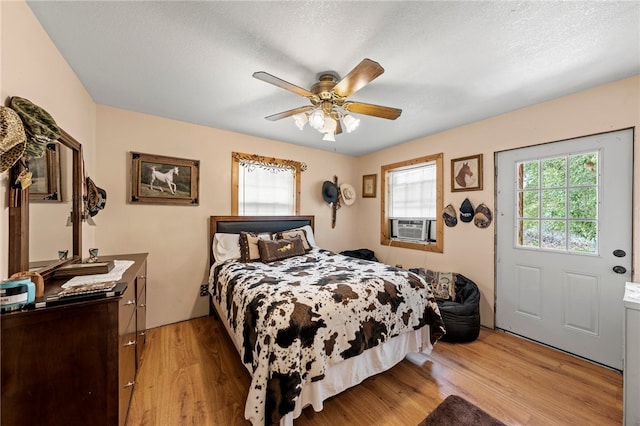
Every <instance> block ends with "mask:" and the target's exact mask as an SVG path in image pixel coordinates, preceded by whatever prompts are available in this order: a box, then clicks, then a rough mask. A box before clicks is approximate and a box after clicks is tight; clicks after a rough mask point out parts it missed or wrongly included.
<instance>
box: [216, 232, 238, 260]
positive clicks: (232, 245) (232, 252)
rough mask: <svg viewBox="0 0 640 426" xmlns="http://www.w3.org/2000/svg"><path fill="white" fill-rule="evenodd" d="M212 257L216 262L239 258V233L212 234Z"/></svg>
mask: <svg viewBox="0 0 640 426" xmlns="http://www.w3.org/2000/svg"><path fill="white" fill-rule="evenodd" d="M211 249H212V250H213V258H214V259H215V260H216V262H224V261H226V260H229V259H240V257H241V255H240V235H239V234H225V233H222V232H216V233H215V235H214V236H213V244H212V247H211Z"/></svg>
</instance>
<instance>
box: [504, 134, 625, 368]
mask: <svg viewBox="0 0 640 426" xmlns="http://www.w3.org/2000/svg"><path fill="white" fill-rule="evenodd" d="M632 169H633V130H632V129H628V130H621V131H616V132H610V133H604V134H599V135H593V136H588V137H582V138H578V139H572V140H568V141H561V142H555V143H549V144H544V145H538V146H532V147H528V148H522V149H517V150H512V151H505V152H500V153H498V155H497V179H496V185H497V212H496V213H497V214H496V232H497V237H496V241H497V243H496V274H497V276H496V326H497V327H498V328H501V329H504V330H507V331H510V332H513V333H515V334H519V335H522V336H524V337H527V338H530V339H532V340H535V341H538V342H541V343H544V344H547V345H550V346H553V347H555V348H558V349H561V350H564V351H567V352H570V353H572V354H575V355H579V356H581V357H584V358H587V359H590V360H592V361H595V362H598V363H601V364H604V365H607V366H610V367H612V368H615V369H618V370H622V349H623V347H622V345H623V343H622V336H623V335H622V333H623V328H622V327H623V326H622V318H623V303H622V298H623V295H624V285H625V282H626V281H631V222H632V202H631V201H632V200H631V196H632V176H633V175H632Z"/></svg>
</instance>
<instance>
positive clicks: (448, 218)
mask: <svg viewBox="0 0 640 426" xmlns="http://www.w3.org/2000/svg"><path fill="white" fill-rule="evenodd" d="M442 218H443V219H444V224H445V225H447V226H448V227H449V228H453V227H454V226H456V225H457V224H458V217H457V214H456V209H455V208H454V207H453V206H452V205H451V204H449V205H448V206H447V207H445V208H444V210H443V212H442Z"/></svg>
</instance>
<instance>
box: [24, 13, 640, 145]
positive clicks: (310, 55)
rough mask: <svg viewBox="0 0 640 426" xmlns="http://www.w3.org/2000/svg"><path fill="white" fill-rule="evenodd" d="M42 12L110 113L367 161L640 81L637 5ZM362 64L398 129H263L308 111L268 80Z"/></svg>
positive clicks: (368, 93) (307, 77)
mask: <svg viewBox="0 0 640 426" xmlns="http://www.w3.org/2000/svg"><path fill="white" fill-rule="evenodd" d="M28 4H29V6H30V7H31V9H32V10H33V12H34V14H35V15H36V17H37V18H38V19H39V21H40V22H41V24H42V26H43V27H44V29H45V30H46V31H47V33H48V34H49V36H50V37H51V39H52V40H53V42H54V43H55V44H56V46H57V47H58V49H59V50H60V52H61V53H62V55H63V56H64V57H65V58H66V60H67V61H68V62H69V64H70V65H71V67H72V68H73V70H74V71H75V73H76V74H77V75H78V77H79V78H80V80H81V81H82V83H83V84H84V85H85V87H86V88H87V90H88V91H89V93H90V94H91V96H92V97H93V99H94V101H95V102H96V103H98V104H102V105H109V106H113V107H117V108H123V109H127V110H132V111H138V112H142V113H147V114H153V115H157V116H161V117H167V118H172V119H176V120H181V121H186V122H190V123H196V124H201V125H205V126H210V127H215V128H219V129H226V130H231V131H235V132H240V133H245V134H249V135H255V136H259V137H263V138H268V139H274V140H278V141H285V142H290V143H294V144H300V145H305V146H310V147H314V148H319V149H324V150H329V151H336V152H341V153H345V154H349V155H355V156H359V155H363V154H366V153H369V152H372V151H376V150H379V149H382V148H384V147H387V146H392V145H396V144H400V143H403V142H407V141H410V140H414V139H417V138H419V137H423V136H427V135H431V134H434V133H438V132H441V131H444V130H447V129H450V128H454V127H458V126H461V125H464V124H468V123H471V122H474V121H478V120H482V119H485V118H487V117H491V116H495V115H498V114H502V113H505V112H509V111H513V110H516V109H519V108H523V107H526V106H529V105H532V104H536V103H540V102H543V101H547V100H550V99H554V98H557V97H560V96H564V95H567V94H570V93H574V92H577V91H580V90H584V89H587V88H590V87H594V86H598V85H601V84H605V83H608V82H612V81H615V80H619V79H622V78H625V77H629V76H632V75H635V74H638V73H640V2H637V1H623V2H613V1H602V2H600V1H598V2H595V1H587V2H555V1H554V2H537V1H536V2H533V1H526V2H511V1H509V2H507V1H505V2H502V1H501V2H493V1H492V2H488V1H485V2H478V1H474V2H405V1H392V2H361V1H350V2H344V1H343V2H332V1H311V2H303V1H267V2H246V1H242V2H240V1H225V2H219V1H205V2H198V1H190V2H169V1H160V2H155V1H69V2H61V1H28ZM364 58H370V59H372V60H374V61H377V62H379V63H380V64H381V65H382V66H383V67H384V68H385V73H384V74H382V75H381V76H380V77H378V78H377V79H376V80H374V81H373V82H371V83H370V84H369V85H367V86H365V87H364V88H363V89H361V90H359V91H358V92H356V93H355V94H353V95H352V96H351V97H350V98H349V99H350V100H353V101H358V102H365V103H373V104H379V105H385V106H391V107H395V108H401V109H402V110H403V112H402V115H401V116H400V118H398V119H397V120H395V121H391V120H385V119H381V118H374V117H368V116H362V115H360V116H359V118H361V124H360V127H359V128H358V129H357V130H356V131H355V132H353V133H350V134H347V133H343V134H341V135H338V136H336V142H325V141H322V140H321V137H322V135H321V134H320V133H318V132H317V131H315V130H312V129H310V128H309V127H308V126H307V127H305V129H304V130H302V131H300V130H298V128H297V127H296V126H295V125H294V123H293V120H291V119H290V118H287V119H283V120H280V121H276V122H271V121H267V120H265V119H264V117H265V116H267V115H271V114H274V113H278V112H281V111H285V110H289V109H292V108H296V107H299V106H304V105H308V104H309V102H308V100H307V99H305V98H303V97H300V96H297V95H295V94H293V93H291V92H288V91H286V90H283V89H280V88H278V87H275V86H272V85H270V84H267V83H264V82H262V81H259V80H257V79H254V78H252V73H253V72H254V71H266V72H268V73H270V74H273V75H275V76H277V77H279V78H282V79H283V80H286V81H289V82H291V83H293V84H295V85H297V86H301V87H304V88H307V89H310V88H311V86H312V85H313V83H315V82H316V79H317V77H318V74H320V73H321V72H323V71H332V72H335V73H337V74H338V75H339V76H341V77H342V76H345V75H346V74H347V73H348V72H349V71H350V70H351V69H352V68H353V67H354V66H356V65H357V64H358V63H359V62H360V61H361V60H362V59H364ZM224 142H225V141H223V140H212V141H211V143H212V144H222V143H224Z"/></svg>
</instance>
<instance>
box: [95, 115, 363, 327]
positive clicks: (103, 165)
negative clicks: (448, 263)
mask: <svg viewBox="0 0 640 426" xmlns="http://www.w3.org/2000/svg"><path fill="white" fill-rule="evenodd" d="M97 116H98V120H97V128H96V129H97V140H98V150H97V174H96V176H95V177H96V179H95V181H96V184H97V185H98V186H100V187H102V188H104V189H105V190H106V191H107V194H108V196H107V207H106V208H105V210H103V211H101V212H100V213H99V214H98V215H97V216H95V217H94V220H95V221H96V223H97V226H96V228H95V229H96V240H97V242H98V243H97V246H98V247H99V249H100V252H101V253H105V254H107V253H122V252H128V253H133V252H148V253H149V264H148V266H149V268H148V277H149V279H148V281H147V283H148V284H147V285H148V286H149V287H148V290H147V291H148V293H147V302H148V303H147V306H148V309H147V314H148V316H147V321H148V325H149V326H150V327H155V326H158V325H161V324H167V323H171V322H176V321H180V320H184V319H188V318H193V317H196V316H202V315H206V314H207V312H208V307H207V298H206V297H199V295H198V294H199V287H200V284H202V283H206V282H207V276H208V266H209V247H208V232H209V231H208V225H209V216H211V215H230V214H231V152H232V151H237V152H244V153H251V154H259V155H264V156H268V157H276V158H283V159H289V160H295V161H300V162H304V163H306V164H307V170H306V171H305V172H303V173H302V177H301V200H300V213H301V214H307V215H315V225H316V232H315V235H316V240H317V242H318V244H319V245H320V246H322V247H325V248H327V249H330V250H335V251H341V250H346V249H353V248H357V244H358V241H357V234H356V232H355V230H356V221H357V220H358V218H357V216H356V208H355V207H356V206H357V204H355V205H353V206H350V207H346V206H344V207H342V208H341V209H340V210H338V214H337V221H336V227H335V229H332V228H331V209H330V208H329V206H328V205H327V204H326V203H325V202H324V200H323V199H322V196H321V187H322V182H324V181H325V180H332V178H333V175H337V176H338V182H339V183H345V182H348V183H352V184H353V185H355V184H356V183H357V179H358V178H359V176H358V175H357V173H356V171H355V169H354V167H353V164H354V161H355V159H354V158H353V157H349V156H346V155H343V154H335V153H330V152H325V151H318V150H315V149H310V148H304V147H300V146H296V145H291V144H285V143H281V142H276V141H271V140H266V139H260V138H256V137H252V136H247V135H242V134H238V133H233V132H227V131H223V130H218V129H213V128H209V127H203V126H196V125H193V124H189V123H184V122H179V121H173V120H168V119H164V118H160V117H155V116H150V115H144V114H139V113H134V112H130V111H124V110H120V109H115V108H110V107H106V106H99V107H98V114H97ZM131 151H136V152H142V153H146V154H156V155H165V156H170V157H178V158H186V159H193V160H200V199H199V201H200V202H199V205H198V206H175V205H152V204H130V203H129V202H128V200H129V199H130V198H131V192H130V191H131V189H130V173H131V170H130V169H131V164H130V163H131V159H130V152H131Z"/></svg>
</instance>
